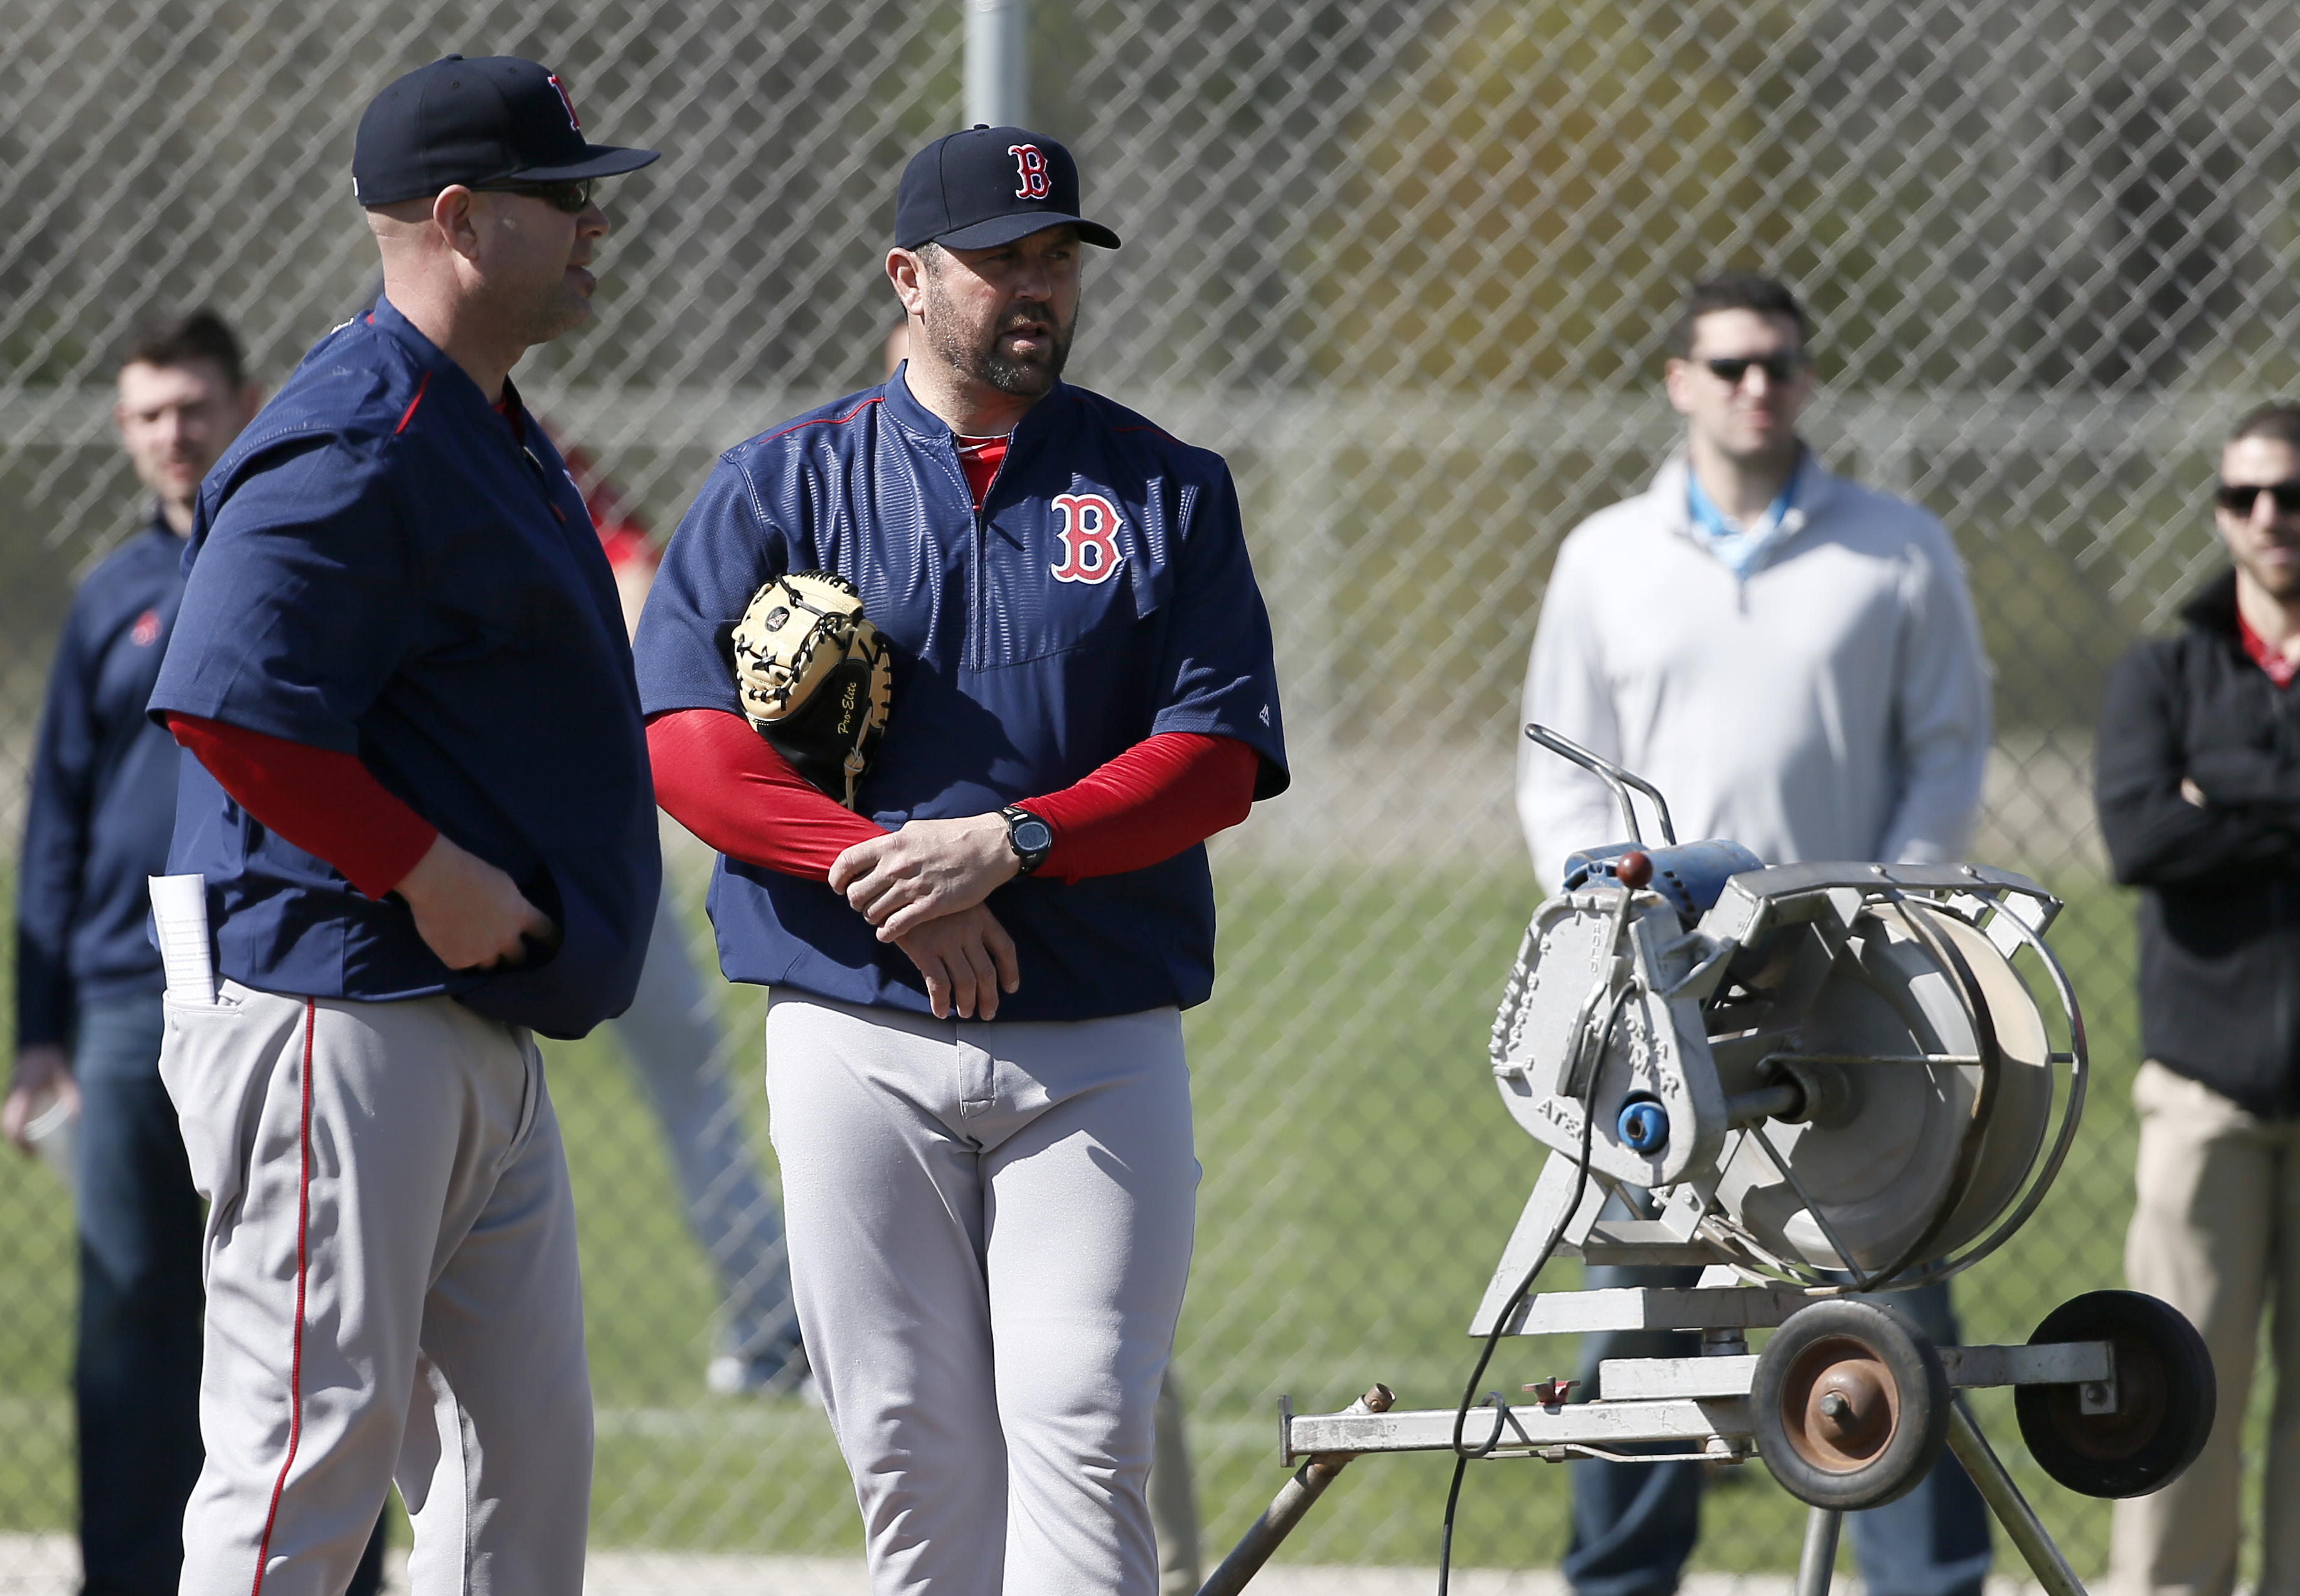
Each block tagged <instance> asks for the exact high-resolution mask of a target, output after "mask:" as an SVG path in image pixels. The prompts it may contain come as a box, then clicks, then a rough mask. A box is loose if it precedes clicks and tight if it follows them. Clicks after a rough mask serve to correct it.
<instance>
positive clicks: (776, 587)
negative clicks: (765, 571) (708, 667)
mask: <svg viewBox="0 0 2300 1596" xmlns="http://www.w3.org/2000/svg"><path fill="white" fill-rule="evenodd" d="M733 648H734V656H735V692H736V695H737V697H738V698H739V699H740V700H741V701H742V704H743V713H744V714H745V715H746V716H747V717H748V718H749V719H750V722H751V724H752V726H753V727H756V728H757V730H758V734H759V735H760V736H762V737H764V738H765V739H766V740H767V741H768V743H769V744H771V745H772V746H773V748H774V750H775V752H778V753H779V754H781V755H782V756H783V758H785V759H787V760H788V761H790V762H791V766H792V768H793V769H796V770H797V772H798V773H799V774H800V775H801V776H804V777H806V779H807V780H809V781H811V782H812V783H813V784H814V785H815V786H818V787H821V789H822V790H823V791H824V792H825V793H827V794H829V795H830V796H831V797H833V798H835V799H837V801H838V802H841V803H843V804H845V805H846V807H847V808H849V809H853V808H854V794H855V793H856V790H857V789H858V788H860V787H861V786H862V773H863V772H864V771H866V770H868V769H870V768H871V754H872V753H873V752H876V751H877V749H878V746H879V738H880V737H881V736H885V735H886V731H887V716H888V715H889V714H891V713H892V712H893V710H894V698H895V673H894V659H893V653H892V651H891V650H889V649H888V647H887V640H886V639H885V638H884V637H882V636H879V628H877V627H874V626H872V625H871V623H870V621H869V620H868V619H864V617H863V614H862V594H860V593H858V592H857V591H856V590H855V587H854V583H852V582H849V581H848V580H847V579H846V578H844V577H841V576H836V575H834V574H832V573H831V572H829V571H823V570H803V571H794V572H792V573H791V574H790V575H789V576H787V577H777V578H775V579H774V580H773V581H771V582H769V583H768V584H767V585H766V586H763V587H762V588H760V589H759V591H758V592H757V593H756V594H753V595H752V598H751V603H750V607H749V608H748V609H746V610H745V611H743V619H741V620H739V621H737V623H736V626H735V635H734V638H733Z"/></svg>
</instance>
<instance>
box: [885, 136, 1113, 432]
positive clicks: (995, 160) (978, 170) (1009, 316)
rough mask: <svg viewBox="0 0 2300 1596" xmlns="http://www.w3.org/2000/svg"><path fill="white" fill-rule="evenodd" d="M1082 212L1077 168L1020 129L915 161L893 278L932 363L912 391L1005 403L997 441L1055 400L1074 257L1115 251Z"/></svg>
mask: <svg viewBox="0 0 2300 1596" xmlns="http://www.w3.org/2000/svg"><path fill="white" fill-rule="evenodd" d="M1087 244H1096V245H1101V246H1102V247H1103V248H1104V249H1116V248H1117V247H1118V235H1117V234H1116V233H1113V232H1112V231H1111V230H1110V229H1108V228H1106V227H1104V226H1103V225H1102V224H1101V223H1100V222H1097V221H1088V220H1087V219H1086V218H1085V217H1083V216H1081V215H1079V175H1078V162H1076V161H1074V160H1072V159H1071V153H1070V152H1069V151H1068V150H1066V149H1064V148H1063V146H1062V145H1059V144H1057V143H1055V142H1054V140H1053V139H1051V138H1048V137H1046V136H1045V135H1044V134H1039V133H1033V132H1031V131H1029V129H1025V128H992V127H985V126H978V127H973V128H970V129H967V130H966V131H965V132H963V133H953V134H950V135H948V136H946V137H942V138H937V139H936V140H935V141H934V143H932V144H930V145H927V147H926V148H925V149H923V150H921V151H920V152H919V153H918V154H916V155H914V156H912V158H911V163H910V165H909V166H908V167H907V168H905V169H904V172H903V186H902V191H901V194H900V195H899V197H898V198H897V199H896V204H895V247H894V248H893V249H892V250H890V251H888V252H887V275H888V277H889V278H892V279H893V281H894V284H895V291H896V294H898V295H902V296H903V299H904V303H905V304H906V305H911V306H912V319H913V320H912V327H911V331H912V335H913V338H912V345H911V349H912V354H913V355H914V356H921V357H930V358H917V359H913V360H912V362H911V365H910V368H909V372H908V380H909V381H910V383H911V384H912V386H913V387H916V386H918V385H919V384H921V382H923V383H925V384H927V385H929V387H932V386H933V385H935V384H936V383H937V382H943V381H958V382H962V383H965V384H971V385H972V386H973V387H975V388H977V389H978V390H979V391H981V392H984V393H988V394H995V395H1001V396H1002V398H1001V399H1000V400H999V401H998V402H997V407H998V414H997V416H996V420H997V422H998V425H997V426H996V428H994V429H993V430H995V431H996V432H997V433H999V434H1001V435H1004V433H1007V432H1010V431H1012V430H1013V427H1014V423H1015V422H1016V421H1017V420H1020V419H1021V413H1022V411H1024V410H1026V409H1028V408H1029V406H1030V405H1032V404H1035V403H1038V400H1040V399H1042V398H1044V397H1045V396H1046V395H1047V394H1049V393H1051V392H1052V391H1053V390H1054V385H1055V383H1056V382H1058V381H1059V380H1060V379H1061V378H1062V374H1063V365H1064V364H1065V363H1066V362H1068V361H1069V359H1070V352H1071V337H1072V335H1073V334H1074V333H1075V332H1076V331H1077V329H1078V303H1079V280H1080V276H1081V271H1082V267H1083V262H1082V261H1081V259H1080V257H1081V256H1082V255H1083V254H1084V253H1085V252H1084V251H1083V250H1082V249H1081V248H1080V247H1079V246H1080V245H1087ZM913 295H916V296H918V298H919V300H920V302H921V303H918V304H912V296H913ZM929 304H931V306H932V307H933V310H932V313H928V311H927V308H926V307H927V306H928V305H929ZM921 340H923V341H924V342H923V343H922V342H921ZM922 397H924V395H922ZM935 403H938V401H937V400H929V405H930V406H931V405H933V404H935Z"/></svg>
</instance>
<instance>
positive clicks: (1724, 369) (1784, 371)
mask: <svg viewBox="0 0 2300 1596" xmlns="http://www.w3.org/2000/svg"><path fill="white" fill-rule="evenodd" d="M1696 363H1698V364H1700V365H1703V366H1706V367H1707V368H1709V374H1710V375H1711V376H1712V377H1714V378H1717V380H1718V381H1720V382H1721V383H1723V384H1724V385H1725V386H1726V387H1729V388H1738V387H1740V386H1741V379H1742V378H1745V377H1746V376H1747V375H1748V374H1749V368H1750V367H1752V366H1755V367H1756V368H1758V369H1759V370H1762V371H1763V372H1764V374H1765V380H1766V381H1767V382H1769V383H1771V384H1772V385H1773V386H1774V387H1780V386H1781V385H1782V384H1783V383H1786V382H1788V380H1789V379H1790V378H1793V377H1795V376H1796V374H1797V373H1798V372H1800V371H1802V370H1804V355H1803V354H1801V353H1799V354H1769V355H1766V356H1765V357H1764V358H1763V359H1762V360H1748V359H1746V358H1743V357H1741V356H1738V355H1736V356H1731V357H1729V358H1727V359H1723V360H1708V361H1701V362H1696Z"/></svg>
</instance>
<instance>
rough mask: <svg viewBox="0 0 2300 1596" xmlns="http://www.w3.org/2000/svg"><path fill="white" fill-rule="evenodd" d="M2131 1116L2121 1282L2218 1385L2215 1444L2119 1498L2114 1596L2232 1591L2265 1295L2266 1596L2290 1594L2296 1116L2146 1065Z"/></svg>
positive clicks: (2299, 1347)
mask: <svg viewBox="0 0 2300 1596" xmlns="http://www.w3.org/2000/svg"><path fill="white" fill-rule="evenodd" d="M2132 1101H2133V1103H2134V1105H2135V1106H2136V1107H2138V1110H2140V1155H2139V1160H2138V1172H2137V1175H2136V1177H2135V1185H2136V1186H2137V1188H2138V1203H2137V1205H2136V1207H2135V1208H2134V1209H2133V1215H2132V1229H2131V1232H2130V1233H2129V1234H2128V1236H2127V1237H2126V1239H2125V1244H2124V1274H2125V1279H2126V1280H2127V1282H2128V1283H2129V1284H2130V1285H2131V1286H2132V1288H2133V1289H2134V1290H2135V1291H2143V1292H2146V1293H2149V1294H2151V1295H2152V1296H2157V1297H2162V1298H2163V1300H2164V1301H2167V1302H2170V1303H2171V1304H2172V1306H2174V1307H2175V1308H2178V1309H2179V1310H2180V1311H2181V1312H2183V1313H2185V1314H2187V1315H2188V1318H2189V1320H2190V1321H2191V1322H2192V1323H2193V1324H2195V1325H2196V1328H2197V1329H2198V1330H2199V1331H2201V1332H2203V1334H2204V1342H2205V1344H2206V1345H2207V1346H2208V1347H2210V1348H2211V1350H2212V1355H2213V1370H2214V1372H2215V1374H2216V1375H2217V1376H2218V1378H2219V1382H2220V1407H2219V1411H2218V1414H2217V1415H2216V1417H2214V1419H2213V1434H2212V1439H2211V1440H2210V1441H2209V1442H2206V1443H2205V1445H2204V1452H2203V1455H2202V1456H2200V1457H2199V1458H2197V1459H2196V1463H2195V1464H2194V1465H2193V1466H2192V1467H2190V1468H2189V1469H2188V1473H2186V1474H2184V1475H2181V1476H2180V1477H2179V1479H2177V1480H2175V1481H2173V1482H2172V1484H2170V1485H2167V1486H2166V1487H2165V1488H2164V1489H2163V1490H2162V1491H2159V1492H2156V1493H2155V1494H2154V1495H2153V1496H2142V1497H2136V1498H2133V1499H2132V1500H2128V1501H2120V1502H2118V1503H2117V1504H2116V1532H2115V1537H2114V1542H2113V1554H2112V1560H2111V1575H2110V1577H2111V1584H2112V1588H2113V1590H2114V1591H2115V1592H2117V1596H2228V1593H2229V1592H2230V1591H2231V1590H2232V1589H2233V1588H2234V1587H2235V1584H2236V1569H2237V1548H2238V1535H2239V1527H2238V1487H2239V1483H2240V1475H2241V1465H2240V1462H2239V1459H2238V1443H2239V1442H2240V1440H2241V1439H2242V1429H2243V1424H2244V1410H2245V1404H2246V1399H2247V1397H2248V1396H2249V1395H2250V1393H2251V1389H2252V1365H2253V1358H2254V1351H2255V1350H2256V1349H2257V1347H2258V1345H2259V1336H2260V1318H2261V1314H2262V1312H2263V1309H2266V1308H2268V1306H2269V1305H2270V1304H2271V1302H2273V1304H2274V1305H2275V1310H2276V1311H2275V1318H2274V1324H2273V1333H2272V1344H2273V1346H2274V1348H2275V1359H2276V1406H2275V1414H2274V1417H2273V1419H2272V1420H2271V1425H2270V1427H2269V1442H2268V1480H2267V1499H2266V1503H2265V1507H2266V1511H2265V1513H2264V1514H2263V1517H2265V1519H2266V1521H2267V1530H2266V1533H2267V1546H2266V1554H2265V1561H2264V1563H2263V1567H2262V1570H2261V1577H2260V1585H2259V1591H2260V1596H2294V1593H2296V1592H2300V1296H2295V1295H2294V1294H2293V1293H2300V1121H2291V1120H2270V1119H2263V1118H2258V1117H2257V1116H2255V1115H2253V1114H2250V1113H2247V1112H2246V1111H2245V1110H2242V1109H2240V1108H2238V1107H2237V1105H2236V1104H2234V1103H2232V1102H2230V1101H2229V1100H2228V1099H2227V1098H2225V1097H2222V1096H2221V1094H2220V1093H2217V1092H2214V1091H2213V1090H2212V1089H2211V1088H2210V1087H2208V1086H2204V1085H2199V1084H2198V1083H2197V1082H2195V1081H2192V1080H2189V1079H2188V1077H2187V1076H2181V1075H2177V1074H2175V1073H2173V1072H2172V1071H2171V1070H2170V1069H2167V1068H2164V1067H2163V1065H2161V1064H2158V1063H2156V1062H2154V1060H2151V1061H2150V1062H2148V1063H2146V1064H2144V1065H2142V1066H2141V1067H2140V1074H2139V1077H2138V1079H2137V1080H2136V1081H2135V1082H2134V1083H2133V1087H2132Z"/></svg>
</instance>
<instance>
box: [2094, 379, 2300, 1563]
mask: <svg viewBox="0 0 2300 1596" xmlns="http://www.w3.org/2000/svg"><path fill="white" fill-rule="evenodd" d="M2218 499H2219V507H2218V510H2217V512H2216V515H2217V520H2218V521H2219V524H2220V533H2221V538H2222V539H2223V540H2224V541H2225V542H2226V543H2227V544H2228V548H2229V555H2230V557H2231V558H2232V559H2233V561H2235V566H2236V569H2234V570H2233V571H2230V572H2228V573H2226V574H2224V575H2222V576H2221V577H2220V578H2217V579H2215V580H2214V581H2213V583H2212V584H2211V585H2210V586H2207V587H2206V588H2205V589H2204V592H2203V593H2202V594H2200V595H2199V596H2198V597H2197V598H2196V600H2194V601H2193V602H2192V603H2190V604H2189V605H2188V610H2187V611H2186V612H2185V615H2186V619H2187V621H2188V627H2187V629H2186V630H2185V631H2183V632H2182V633H2181V635H2180V636H2178V637H2173V638H2168V639H2163V640H2160V641H2154V642H2148V643H2143V644H2139V645H2138V646H2137V647H2135V648H2134V649H2133V650H2132V651H2131V652H2130V653H2128V654H2127V655H2126V656H2125V657H2124V659H2123V660H2122V661H2121V662H2120V663H2119V664H2118V666H2117V668H2116V671H2115V673H2114V675H2113V676H2112V677H2111V678H2110V681H2109V687H2108V696H2107V701H2106V703H2105V704H2104V707H2103V710H2102V714H2101V727H2100V743H2099V777H2098V780H2099V786H2098V798H2099V802H2100V819H2101V829H2102V832H2103V834H2104V835H2105V837H2106V839H2107V843H2108V849H2109V853H2110V856H2111V857H2112V859H2113V860H2114V861H2115V866H2116V876H2117V879H2118V880H2119V881H2121V882H2124V883H2125V884H2127V885H2134V886H2138V887H2139V888H2141V889H2142V891H2141V899H2140V1011H2141V1033H2142V1041H2143V1044H2144V1047H2145V1050H2146V1055H2147V1060H2148V1061H2147V1062H2146V1063H2145V1064H2143V1065H2142V1066H2141V1068H2140V1074H2139V1077H2138V1080H2137V1081H2136V1082H2135V1083H2134V1085H2133V1101H2134V1102H2135V1103H2136V1105H2137V1106H2138V1109H2139V1112H2140V1152H2139V1159H2138V1175H2137V1179H2136V1184H2137V1186H2138V1206H2137V1207H2136V1209H2135V1210H2134V1213H2133V1216H2132V1229H2131V1231H2130V1233H2129V1235H2128V1236H2127V1238H2126V1241H2125V1253H2124V1268H2125V1275H2126V1277H2127V1278H2128V1279H2129V1282H2130V1283H2131V1284H2132V1285H2133V1286H2134V1287H2135V1288H2136V1289H2138V1290H2140V1291H2145V1292H2149V1293H2153V1294H2154V1295H2156V1296H2159V1297H2162V1298H2163V1299H2164V1300H2165V1301H2168V1302H2171V1304H2173V1305H2174V1306H2175V1307H2177V1308H2179V1309H2180V1310H2181V1311H2182V1312H2183V1313H2186V1314H2187V1315H2188V1317H2189V1318H2190V1319H2192V1320H2194V1321H2195V1323H2196V1327H2197V1328H2198V1329H2199V1330H2201V1331H2202V1332H2203V1333H2204V1340H2205V1342H2206V1343H2207V1344H2208V1345H2209V1346H2210V1347H2211V1349H2212V1354H2213V1364H2214V1366H2215V1367H2216V1368H2217V1370H2218V1372H2219V1376H2220V1407H2219V1411H2218V1414H2217V1416H2216V1417H2215V1420H2214V1424H2213V1437H2212V1441H2211V1442H2210V1443H2209V1444H2208V1445H2207V1446H2206V1447H2205V1449H2204V1455H2203V1456H2202V1457H2201V1458H2199V1459H2197V1460H2196V1465H2195V1466H2194V1467H2191V1468H2190V1469H2189V1470H2188V1473H2187V1474H2185V1475H2182V1476H2181V1477H2180V1478H2179V1480H2177V1481H2175V1482H2174V1483H2173V1484H2171V1485H2169V1486H2167V1487H2166V1488H2165V1489H2163V1491H2160V1492H2157V1493H2156V1494H2154V1496H2145V1497H2140V1498H2138V1499H2136V1500H2130V1501H2121V1502H2119V1503H2117V1504H2116V1530H2115V1537H2114V1550H2113V1575H2112V1578H2113V1586H2114V1588H2115V1589H2116V1590H2117V1591H2118V1592H2120V1596H2144V1593H2146V1592H2165V1593H2166V1596H2171V1592H2179V1596H2227V1593H2228V1592H2229V1591H2230V1590H2231V1589H2232V1588H2233V1586H2234V1584H2235V1582H2236V1570H2237V1547H2238V1509H2237V1504H2238V1473H2239V1462H2238V1439H2239V1431H2240V1428H2241V1426H2242V1422H2243V1418H2244V1411H2245V1402H2246V1395H2247V1392H2248V1390H2249V1387H2250V1384H2251V1374H2252V1363H2253V1354H2254V1347H2255V1345H2256V1342H2257V1338H2258V1336H2259V1334H2260V1318H2261V1312H2262V1309H2263V1307H2264V1306H2265V1304H2266V1303H2267V1302H2268V1301H2270V1300H2271V1298H2272V1299H2274V1300H2275V1301H2277V1303H2278V1310H2277V1313H2276V1315H2275V1318H2274V1325H2273V1329H2272V1333H2271V1334H2272V1340H2273V1345H2274V1349H2275V1359H2276V1384H2277V1390H2276V1409H2275V1417H2274V1418H2273V1420H2272V1422H2271V1426H2270V1429H2269V1458H2268V1476H2267V1500H2266V1501H2265V1504H2264V1508H2265V1511H2264V1514H2263V1517H2264V1518H2265V1520H2266V1525H2267V1531H2266V1533H2267V1546H2266V1555H2265V1561H2264V1564H2263V1567H2262V1569H2261V1574H2260V1588H2261V1589H2262V1590H2263V1591H2286V1590H2291V1589H2294V1588H2295V1587H2296V1584H2300V1309H2296V1306H2295V1302H2294V1301H2293V1299H2292V1297H2291V1296H2290V1293H2294V1292H2295V1291H2300V690H2296V689H2295V688H2294V687H2293V686H2292V682H2293V679H2294V677H2295V676H2296V675H2300V406H2295V405H2280V404H2279V405H2270V406H2267V407H2264V408H2263V409H2261V410H2258V411H2254V412H2253V413H2252V414H2251V415H2249V416H2246V418H2245V419H2244V420H2242V421H2241V422H2239V423H2238V426H2237V428H2236V430H2235V432H2234V433H2233V434H2232V435H2231V436H2230V437H2229V441H2228V444H2227V446H2226V448H2225V449H2224V451H2223V452H2222V453H2221V478H2220V484H2219V488H2218Z"/></svg>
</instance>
